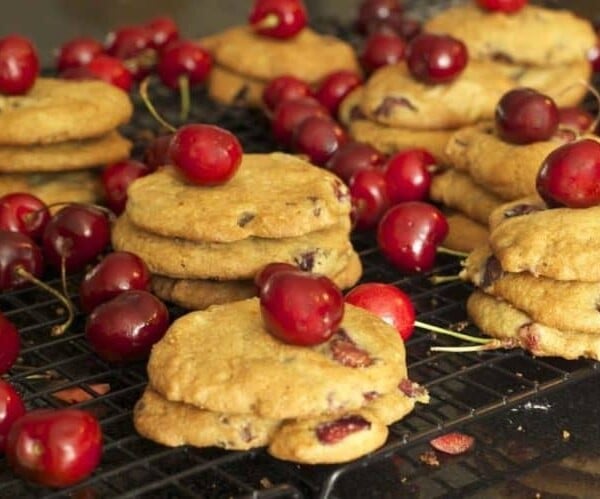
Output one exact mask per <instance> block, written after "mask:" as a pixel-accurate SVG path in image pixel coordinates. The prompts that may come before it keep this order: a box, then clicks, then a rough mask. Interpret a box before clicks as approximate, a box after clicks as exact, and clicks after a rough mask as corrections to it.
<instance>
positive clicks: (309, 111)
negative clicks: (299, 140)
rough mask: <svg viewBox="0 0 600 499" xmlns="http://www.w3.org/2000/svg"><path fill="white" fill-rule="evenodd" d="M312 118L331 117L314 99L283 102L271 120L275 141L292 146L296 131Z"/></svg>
mask: <svg viewBox="0 0 600 499" xmlns="http://www.w3.org/2000/svg"><path fill="white" fill-rule="evenodd" d="M311 116H329V113H328V112H327V109H325V108H324V107H323V106H322V105H321V104H320V103H319V101H317V100H316V99H314V98H312V97H302V98H300V99H293V100H286V101H283V102H281V103H280V104H279V106H277V109H275V113H274V114H273V119H272V120H271V130H272V132H273V136H274V137H275V140H277V142H279V143H281V144H283V145H290V144H291V142H292V137H293V134H294V130H295V129H296V128H297V127H298V126H299V125H300V124H301V123H302V122H303V121H304V120H305V119H307V118H309V117H311Z"/></svg>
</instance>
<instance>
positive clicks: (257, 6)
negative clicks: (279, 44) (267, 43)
mask: <svg viewBox="0 0 600 499" xmlns="http://www.w3.org/2000/svg"><path fill="white" fill-rule="evenodd" d="M248 22H249V23H250V25H251V26H252V28H253V29H254V31H256V32H257V33H258V34H260V35H263V36H269V37H271V38H283V39H285V38H291V37H292V36H294V35H296V34H298V33H299V32H300V31H301V30H302V29H304V27H305V26H306V23H307V13H306V7H305V6H304V3H303V2H302V0H255V2H254V6H253V7H252V11H251V12H250V16H249V17H248Z"/></svg>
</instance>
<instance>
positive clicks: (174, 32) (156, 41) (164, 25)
mask: <svg viewBox="0 0 600 499" xmlns="http://www.w3.org/2000/svg"><path fill="white" fill-rule="evenodd" d="M145 28H146V29H148V30H149V31H150V33H151V34H152V37H151V45H152V47H153V48H155V49H157V50H160V49H162V48H163V47H166V46H167V45H168V44H169V43H171V42H172V41H174V40H177V39H178V38H179V28H178V27H177V24H176V23H175V21H173V19H171V18H170V17H168V16H159V17H155V18H154V19H151V20H150V21H149V22H147V23H146V25H145Z"/></svg>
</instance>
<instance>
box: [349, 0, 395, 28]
mask: <svg viewBox="0 0 600 499" xmlns="http://www.w3.org/2000/svg"><path fill="white" fill-rule="evenodd" d="M401 16H402V5H401V4H400V2H399V1H398V0H364V1H363V2H362V3H361V4H360V7H359V10H358V21H357V26H358V29H359V30H360V31H361V32H362V33H369V32H371V31H372V29H373V26H380V25H381V24H382V23H385V22H386V21H388V20H389V19H390V18H391V17H401Z"/></svg>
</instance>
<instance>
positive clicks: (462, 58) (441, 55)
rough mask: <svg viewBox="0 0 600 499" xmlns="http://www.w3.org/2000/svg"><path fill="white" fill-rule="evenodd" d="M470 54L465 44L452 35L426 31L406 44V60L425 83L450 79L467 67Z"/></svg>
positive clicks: (416, 75) (414, 73)
mask: <svg viewBox="0 0 600 499" xmlns="http://www.w3.org/2000/svg"><path fill="white" fill-rule="evenodd" d="M468 60H469V54H468V52H467V47H466V46H465V44H464V43H463V42H462V41H460V40H458V39H457V38H454V37H452V36H449V35H434V34H430V33H423V34H421V35H418V36H416V37H415V38H413V39H412V40H411V41H410V42H409V44H408V46H407V48H406V64H407V65H408V69H409V70H410V72H411V74H412V75H413V77H414V78H415V79H417V80H419V81H421V82H423V83H427V84H438V83H448V82H451V81H452V80H454V79H455V78H457V77H458V76H459V75H460V74H461V73H462V71H463V70H464V69H465V67H466V65H467V62H468Z"/></svg>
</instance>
